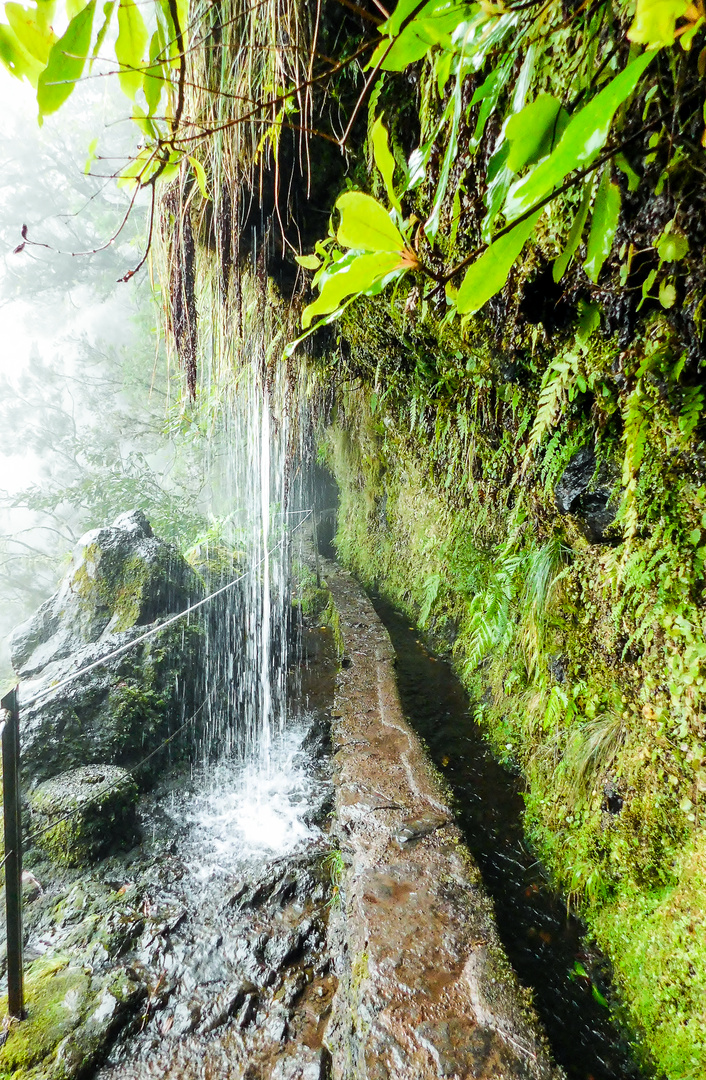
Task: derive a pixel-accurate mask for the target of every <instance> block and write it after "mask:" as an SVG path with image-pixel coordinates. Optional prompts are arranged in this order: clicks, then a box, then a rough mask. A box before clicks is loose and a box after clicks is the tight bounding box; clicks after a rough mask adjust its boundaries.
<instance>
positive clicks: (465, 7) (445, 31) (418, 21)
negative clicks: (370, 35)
mask: <svg viewBox="0 0 706 1080" xmlns="http://www.w3.org/2000/svg"><path fill="white" fill-rule="evenodd" d="M417 6H418V0H400V3H398V5H397V7H396V8H395V10H394V11H393V13H392V15H391V16H390V18H389V19H388V20H387V22H385V23H383V25H382V26H381V27H380V32H381V33H383V34H386V35H389V36H386V37H385V38H383V40H382V41H381V43H380V45H378V47H377V49H376V50H375V52H374V53H373V55H372V57H371V60H370V64H369V66H370V67H375V65H376V64H378V63H379V62H380V61H381V60H382V57H385V59H384V60H382V64H381V66H382V70H383V71H404V69H405V68H406V67H407V65H408V64H413V63H415V62H416V61H417V60H421V59H422V57H424V56H426V55H427V53H428V52H429V51H430V50H431V49H433V47H434V46H435V45H446V46H447V47H449V46H450V45H451V40H450V35H451V34H452V33H453V31H454V30H456V29H457V27H458V26H459V24H460V23H462V22H463V20H464V19H465V18H466V17H468V16H470V15H473V14H474V12H473V9H472V7H471V6H470V5H469V4H463V3H453V2H449V0H429V3H427V4H425V6H424V7H423V8H422V10H421V11H420V12H419V13H418V14H417V15H416V17H415V18H414V19H412V21H411V22H410V23H409V24H408V25H407V26H406V27H405V29H404V30H402V31H400V28H401V26H402V23H403V22H404V21H405V19H407V18H408V17H409V16H410V15H411V14H412V12H413V11H414V9H415V8H416V7H417ZM397 35H399V36H398V37H397V40H396V41H394V43H393V44H392V47H391V48H390V51H389V52H388V53H387V56H385V53H386V51H387V49H388V48H389V46H390V41H391V40H393V39H394V38H395V37H396V36H397Z"/></svg>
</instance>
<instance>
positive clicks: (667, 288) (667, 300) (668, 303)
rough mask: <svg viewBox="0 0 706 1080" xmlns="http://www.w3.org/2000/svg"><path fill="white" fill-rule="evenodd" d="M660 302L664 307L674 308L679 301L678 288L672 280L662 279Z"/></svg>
mask: <svg viewBox="0 0 706 1080" xmlns="http://www.w3.org/2000/svg"><path fill="white" fill-rule="evenodd" d="M659 302H660V304H661V305H662V307H663V308H673V307H674V305H675V304H676V302H677V290H676V288H675V287H674V284H673V282H671V281H662V282H661V283H660V286H659Z"/></svg>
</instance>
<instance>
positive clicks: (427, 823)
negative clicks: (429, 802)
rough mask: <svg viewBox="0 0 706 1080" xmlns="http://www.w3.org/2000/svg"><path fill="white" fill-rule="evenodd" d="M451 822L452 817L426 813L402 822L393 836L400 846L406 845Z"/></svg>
mask: <svg viewBox="0 0 706 1080" xmlns="http://www.w3.org/2000/svg"><path fill="white" fill-rule="evenodd" d="M450 823H451V818H449V817H443V816H440V815H439V814H424V815H423V816H422V817H419V818H414V819H412V820H410V821H404V822H402V824H401V825H400V826H399V827H398V828H397V829H396V830H395V831H394V833H393V836H394V838H395V840H396V841H397V843H398V844H399V845H400V847H404V846H405V845H410V844H413V843H415V842H416V841H417V840H422V839H423V838H424V837H425V836H430V835H431V834H432V833H433V832H436V830H437V829H442V828H443V827H444V825H449V824H450Z"/></svg>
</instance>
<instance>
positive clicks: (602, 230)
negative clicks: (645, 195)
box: [583, 166, 620, 284]
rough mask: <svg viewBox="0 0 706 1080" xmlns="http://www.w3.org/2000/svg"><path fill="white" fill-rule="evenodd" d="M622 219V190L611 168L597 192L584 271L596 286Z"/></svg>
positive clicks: (602, 178)
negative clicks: (619, 221) (619, 220)
mask: <svg viewBox="0 0 706 1080" xmlns="http://www.w3.org/2000/svg"><path fill="white" fill-rule="evenodd" d="M619 217H620V188H619V187H618V185H617V184H614V183H612V181H611V179H610V166H607V167H606V168H605V169H604V170H603V175H602V176H601V182H600V184H599V185H598V191H597V192H596V201H595V203H594V206H593V217H592V218H591V231H590V233H589V234H588V245H587V247H586V261H585V263H584V264H583V266H584V270H585V271H586V273H587V274H588V276H589V278H590V279H591V281H592V282H593V283H594V284H595V283H596V282H597V281H598V275H599V274H600V272H601V268H602V266H603V263H604V262H605V261H606V259H607V258H608V255H609V254H610V249H611V248H612V246H613V240H614V239H615V230H616V229H617V227H618V218H619Z"/></svg>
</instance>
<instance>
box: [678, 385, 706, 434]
mask: <svg viewBox="0 0 706 1080" xmlns="http://www.w3.org/2000/svg"><path fill="white" fill-rule="evenodd" d="M703 407H704V392H703V390H702V389H701V388H700V387H698V386H689V387H687V388H686V390H685V391H684V397H683V400H682V406H681V409H680V411H679V430H680V431H681V433H682V435H683V436H684V438H685V439H688V438H689V436H690V435H692V434H693V432H694V430H695V429H696V426H697V425H698V423H699V420H700V419H701V413H702V411H703Z"/></svg>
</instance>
